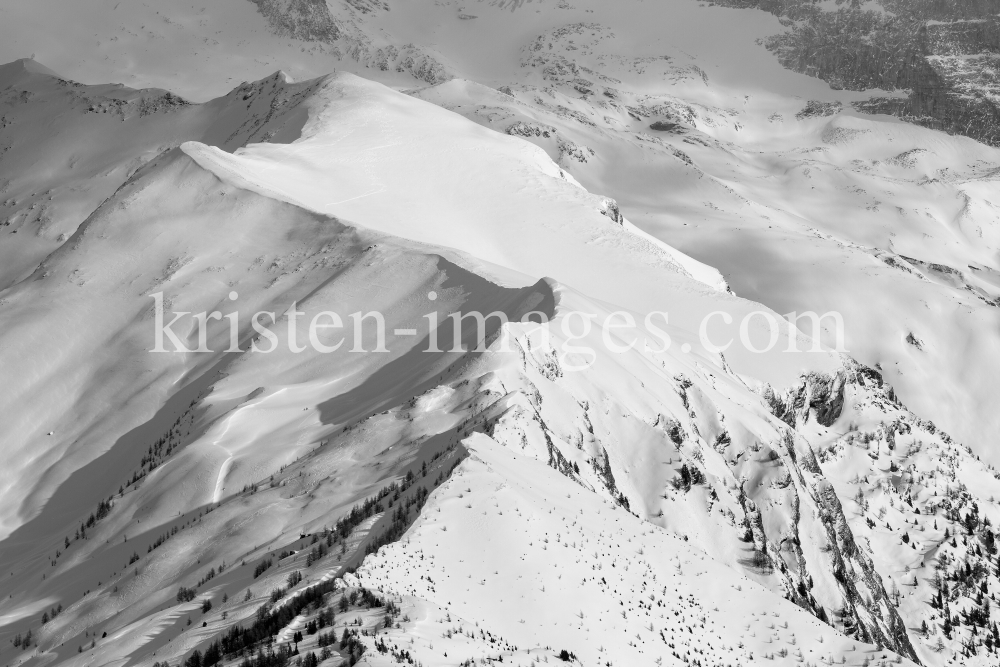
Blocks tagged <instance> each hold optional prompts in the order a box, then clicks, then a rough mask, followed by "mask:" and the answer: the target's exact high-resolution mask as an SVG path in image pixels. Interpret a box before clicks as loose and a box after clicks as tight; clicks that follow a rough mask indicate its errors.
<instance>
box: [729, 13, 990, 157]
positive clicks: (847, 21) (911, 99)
mask: <svg viewBox="0 0 1000 667" xmlns="http://www.w3.org/2000/svg"><path fill="white" fill-rule="evenodd" d="M721 4H724V5H727V6H730V7H744V8H747V7H756V8H758V9H762V10H764V11H767V12H770V13H772V14H774V15H776V16H779V17H781V22H782V24H784V25H786V26H787V27H788V31H787V32H785V33H782V34H779V35H774V36H772V37H770V38H768V39H767V40H765V41H764V45H765V46H766V47H767V48H768V49H769V50H770V51H771V52H773V53H774V54H775V55H776V56H777V57H778V60H780V61H781V64H782V65H784V66H785V67H787V68H789V69H792V70H795V71H797V72H802V73H804V74H809V75H811V76H816V77H819V78H820V79H823V80H824V81H826V82H828V83H829V84H830V85H831V86H832V87H833V88H836V89H847V90H871V89H880V90H885V91H901V92H904V93H905V96H899V97H873V98H871V99H869V100H867V101H864V102H860V103H858V104H856V106H857V108H858V109H859V110H860V111H865V112H868V113H886V114H892V115H895V116H899V117H901V118H903V119H905V120H908V121H910V122H915V123H919V124H921V125H924V126H926V127H931V128H934V129H939V130H944V131H946V132H949V133H952V134H962V135H965V136H968V137H972V138H973V139H977V140H979V141H982V142H984V143H986V144H990V145H994V146H995V145H998V144H1000V108H998V99H1000V98H998V95H1000V78H998V77H1000V18H998V16H997V14H998V12H1000V3H997V2H996V1H995V0H994V1H990V0H985V1H979V2H976V1H969V2H964V1H963V2H957V1H951V2H947V1H944V2H931V1H929V0H928V1H920V2H902V1H901V0H876V2H875V3H870V4H865V5H859V4H858V3H852V4H848V3H843V4H841V3H837V5H838V6H837V9H836V10H833V11H829V10H826V9H823V8H821V7H820V6H819V5H815V4H812V3H808V2H800V1H799V0H783V1H778V2H774V1H771V0H723V2H722V3H721Z"/></svg>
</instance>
